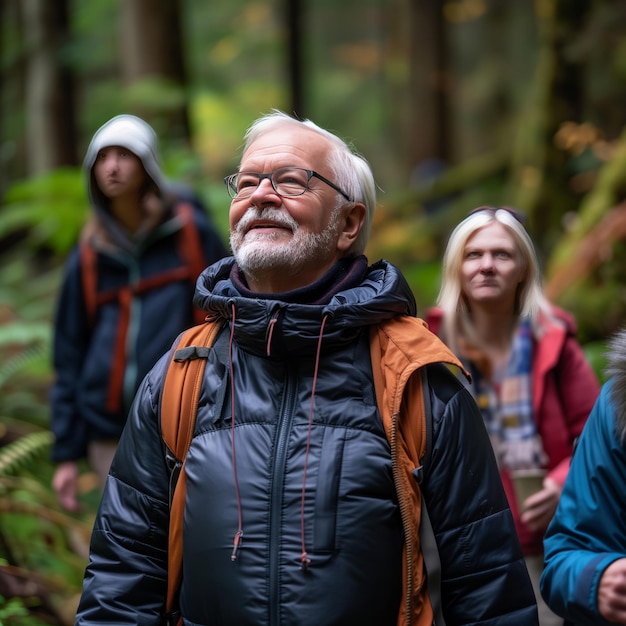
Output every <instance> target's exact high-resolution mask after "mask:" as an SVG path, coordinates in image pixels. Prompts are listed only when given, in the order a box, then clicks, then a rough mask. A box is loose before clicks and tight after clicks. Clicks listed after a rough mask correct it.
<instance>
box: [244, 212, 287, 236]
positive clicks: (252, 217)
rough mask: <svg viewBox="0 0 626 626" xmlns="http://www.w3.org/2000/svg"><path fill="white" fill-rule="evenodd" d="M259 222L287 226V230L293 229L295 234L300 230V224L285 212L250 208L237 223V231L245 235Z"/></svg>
mask: <svg viewBox="0 0 626 626" xmlns="http://www.w3.org/2000/svg"><path fill="white" fill-rule="evenodd" d="M257 220H268V221H269V222H274V223H275V224H277V225H279V226H285V227H286V228H289V229H291V231H292V232H294V233H295V232H296V230H297V228H298V222H296V220H294V219H293V218H292V217H291V215H289V214H288V213H285V212H284V211H280V210H279V209H273V208H266V209H262V210H261V211H259V210H258V209H255V208H250V209H248V210H247V211H246V213H245V215H244V216H243V217H242V218H241V219H240V220H239V222H238V223H237V227H236V229H235V231H236V232H237V233H238V234H241V235H243V234H244V233H245V232H246V230H247V229H248V226H250V224H251V223H252V222H255V221H257Z"/></svg>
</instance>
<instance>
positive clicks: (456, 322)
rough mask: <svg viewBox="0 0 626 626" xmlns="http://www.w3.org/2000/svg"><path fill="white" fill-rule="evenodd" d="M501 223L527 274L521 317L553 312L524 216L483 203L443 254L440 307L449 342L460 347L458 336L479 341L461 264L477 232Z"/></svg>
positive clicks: (518, 304)
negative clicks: (464, 292)
mask: <svg viewBox="0 0 626 626" xmlns="http://www.w3.org/2000/svg"><path fill="white" fill-rule="evenodd" d="M495 222H498V223H500V224H502V226H504V228H506V230H507V232H509V233H510V234H511V235H512V237H513V239H514V241H515V244H516V246H517V249H518V250H519V253H520V255H521V257H522V260H523V263H524V267H525V270H526V275H525V278H524V280H523V281H522V282H521V283H520V285H519V288H518V293H517V298H516V303H515V314H516V315H517V316H518V317H522V316H523V317H530V318H531V320H534V319H536V317H537V315H538V314H539V313H540V312H542V311H543V312H545V313H546V314H548V315H549V314H550V304H549V303H548V300H547V299H546V297H545V296H544V294H543V289H542V285H541V272H540V269H539V261H538V260H537V254H536V252H535V246H534V245H533V242H532V239H531V238H530V235H529V234H528V232H527V231H526V229H525V228H524V225H523V223H522V221H521V215H520V214H519V213H518V212H517V211H515V210H514V209H511V208H509V207H491V206H481V207H478V208H476V209H474V210H473V211H472V212H471V213H470V214H469V215H468V216H467V217H466V218H465V219H464V220H463V221H462V222H460V223H459V224H458V225H457V226H456V228H455V229H454V230H453V231H452V233H451V234H450V237H449V239H448V244H447V246H446V250H445V253H444V256H443V269H442V278H441V289H440V291H439V296H438V297H437V306H439V308H440V309H441V310H442V311H443V324H444V327H443V331H444V335H445V339H446V341H447V343H448V345H449V346H450V347H451V348H452V349H453V350H456V349H458V339H459V337H460V336H464V337H465V338H466V339H468V340H469V341H470V342H472V343H476V337H475V332H474V329H473V324H472V320H471V315H470V310H469V307H468V305H467V301H466V299H465V298H464V297H463V292H462V290H461V266H462V264H463V257H464V254H465V246H466V245H467V242H468V240H469V239H470V237H472V235H474V233H476V232H477V231H478V230H480V229H481V228H484V227H485V226H488V225H489V224H493V223H495Z"/></svg>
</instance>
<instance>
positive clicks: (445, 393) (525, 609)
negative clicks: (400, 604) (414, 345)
mask: <svg viewBox="0 0 626 626" xmlns="http://www.w3.org/2000/svg"><path fill="white" fill-rule="evenodd" d="M428 369H429V383H430V390H431V402H432V413H433V435H432V451H431V454H430V458H429V459H428V460H427V465H426V466H425V474H424V476H425V479H424V482H423V494H424V498H425V501H426V504H427V507H428V511H429V515H430V518H431V522H432V526H433V530H434V533H435V538H436V541H437V545H438V548H439V557H440V560H441V574H442V582H441V593H442V606H443V608H444V618H445V620H446V624H448V625H449V626H461V625H463V624H473V625H477V624H484V625H487V624H488V625H489V626H503V625H505V624H511V625H513V624H515V626H536V625H537V624H538V618H537V608H536V602H535V597H534V593H533V590H532V585H531V583H530V579H529V577H528V572H527V570H526V565H525V563H524V559H523V556H522V550H521V547H520V544H519V540H518V538H517V534H516V531H515V524H514V522H513V517H512V515H511V512H510V510H509V506H508V502H507V499H506V495H505V493H504V489H503V487H502V483H501V480H500V475H499V471H498V467H497V464H496V460H495V456H494V453H493V449H492V447H491V442H490V441H489V437H488V435H487V432H486V429H485V426H484V423H483V419H482V416H481V414H480V412H479V410H478V407H477V406H476V403H475V402H474V400H473V398H472V397H471V395H470V394H469V392H468V391H467V390H466V389H464V388H463V386H462V385H461V383H460V382H459V381H458V380H457V379H456V378H455V377H454V376H453V375H452V374H451V372H450V371H449V370H448V369H446V368H445V367H443V366H432V367H429V368H428Z"/></svg>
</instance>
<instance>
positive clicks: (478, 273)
mask: <svg viewBox="0 0 626 626" xmlns="http://www.w3.org/2000/svg"><path fill="white" fill-rule="evenodd" d="M427 321H428V323H429V326H430V328H431V330H432V331H433V332H435V333H437V334H438V335H439V336H440V337H441V338H442V339H444V341H445V342H446V343H447V344H448V345H449V347H450V348H452V350H453V351H454V352H455V353H456V354H457V355H458V356H459V357H460V358H461V360H462V361H463V362H464V364H465V365H466V367H467V369H468V370H469V371H470V372H471V374H472V383H471V391H472V393H473V395H474V398H475V399H476V401H477V403H478V405H479V407H480V409H481V411H482V414H483V419H484V421H485V425H486V427H487V430H488V431H489V434H490V437H491V441H492V445H493V447H494V451H495V453H496V457H497V459H498V463H499V465H500V473H501V477H502V482H503V484H504V488H505V491H506V493H507V497H508V499H509V504H510V506H511V510H512V512H513V515H514V517H515V522H516V527H517V531H518V535H519V538H520V542H521V544H522V549H523V551H524V555H525V558H526V563H527V566H528V570H529V573H530V575H531V579H532V580H533V584H534V586H535V593H536V595H537V600H538V602H540V606H539V616H540V624H541V626H547V625H551V624H562V620H561V619H560V618H558V617H556V616H555V615H553V614H551V612H550V611H549V610H548V608H547V607H546V606H545V604H544V605H543V606H541V604H543V603H542V602H541V597H540V595H539V593H538V580H539V576H540V575H541V571H542V568H543V536H544V533H545V530H546V528H547V526H548V523H549V522H550V520H551V519H552V516H553V515H554V512H555V510H556V507H557V504H558V501H559V496H560V494H561V489H562V487H563V483H564V482H565V477H566V475H567V472H568V469H569V464H570V459H571V454H572V448H573V444H574V441H575V440H576V438H577V437H578V436H579V435H580V433H581V431H582V428H583V426H584V424H585V421H586V419H587V416H588V415H589V413H590V411H591V409H592V407H593V404H594V402H595V400H596V398H597V396H598V393H599V384H598V380H597V378H596V376H595V374H594V372H593V370H592V369H591V367H590V365H589V363H588V362H587V360H586V358H585V356H584V353H583V351H582V349H581V347H580V345H579V344H578V342H577V340H576V327H575V324H574V320H573V318H572V316H571V315H569V314H568V313H567V312H565V311H563V310H561V309H559V308H557V307H555V306H553V305H551V304H550V303H549V302H548V301H547V300H546V298H545V296H544V294H543V291H542V288H541V274H540V270H539V264H538V261H537V256H536V253H535V249H534V246H533V242H532V240H531V238H530V236H529V234H528V232H527V231H526V229H525V227H524V224H523V220H522V216H521V214H520V213H518V212H517V211H515V210H514V209H511V208H508V207H489V206H483V207H479V208H477V209H475V210H474V211H472V212H471V213H470V214H469V215H468V216H467V217H466V218H465V219H464V220H463V221H462V222H461V223H460V224H458V225H457V226H456V228H455V229H454V230H453V231H452V234H451V235H450V238H449V240H448V244H447V247H446V251H445V254H444V258H443V273H442V284H441V290H440V292H439V296H438V299H437V307H436V308H434V309H432V310H431V311H429V312H428V315H427ZM518 470H545V476H544V477H543V479H542V484H540V486H539V491H537V492H536V493H534V494H533V495H531V496H530V497H527V498H526V499H525V500H524V501H523V503H522V504H521V506H519V505H518V501H517V500H516V495H515V487H514V483H513V480H512V475H513V474H515V472H517V471H518Z"/></svg>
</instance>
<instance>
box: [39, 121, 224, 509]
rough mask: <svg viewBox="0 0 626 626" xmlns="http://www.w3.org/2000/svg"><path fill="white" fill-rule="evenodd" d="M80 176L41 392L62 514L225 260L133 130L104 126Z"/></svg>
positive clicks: (102, 468) (198, 208)
mask: <svg viewBox="0 0 626 626" xmlns="http://www.w3.org/2000/svg"><path fill="white" fill-rule="evenodd" d="M83 167H84V171H85V175H86V179H87V191H88V196H89V200H90V203H91V207H92V213H91V216H90V218H89V220H88V222H87V223H86V225H85V227H84V228H83V231H82V233H81V236H80V242H79V243H78V244H77V245H76V246H75V248H74V249H73V250H72V252H71V253H70V255H69V258H68V260H67V263H66V268H65V274H64V278H63V283H62V286H61V290H60V293H59V297H58V301H57V310H56V319H55V327H54V349H53V364H54V369H55V374H56V376H55V380H54V383H53V386H52V388H51V428H52V431H53V433H54V437H55V441H54V445H53V449H52V460H53V461H54V462H55V463H56V464H57V468H56V471H55V474H54V477H53V481H52V484H53V487H54V490H55V492H56V494H57V497H58V499H59V502H60V503H61V505H62V506H63V507H64V508H66V509H68V510H77V508H78V500H77V478H78V473H79V461H80V460H81V459H83V458H88V459H89V462H90V464H91V466H92V468H93V469H94V470H95V472H96V473H97V474H98V477H99V478H100V482H101V484H104V480H105V479H106V475H107V473H108V468H109V465H110V462H111V459H112V457H113V453H114V451H115V448H116V445H117V441H118V439H119V436H120V434H121V432H122V429H123V427H124V424H125V422H126V417H127V415H128V410H129V407H130V403H131V401H132V398H133V396H134V394H135V392H136V390H137V388H138V386H139V383H140V382H141V380H142V379H143V377H144V376H145V374H146V373H147V372H148V370H149V369H150V368H151V367H152V366H153V365H154V363H155V362H156V360H157V358H158V357H159V356H160V355H161V354H162V353H163V351H164V350H166V349H167V347H168V346H169V345H170V344H171V342H172V340H173V339H174V338H175V337H176V335H177V334H178V333H179V332H180V331H181V330H182V329H184V328H186V327H187V326H189V325H190V324H193V323H194V321H195V320H197V319H201V313H200V312H199V311H197V310H194V307H193V303H192V298H193V291H194V287H195V281H196V279H197V277H198V275H199V274H200V272H201V271H202V270H203V269H204V268H205V267H206V266H207V265H210V264H211V263H213V262H214V261H216V260H218V259H220V258H222V257H223V256H225V255H227V250H226V248H225V246H224V244H223V243H222V241H221V239H220V237H219V235H218V233H217V231H216V229H215V228H214V226H213V224H212V223H211V221H210V219H209V215H208V213H207V212H206V210H205V208H204V207H203V206H202V204H201V203H200V202H199V200H198V199H197V197H196V196H195V194H193V193H192V192H191V190H190V189H188V188H186V187H184V186H182V185H180V184H172V183H169V182H167V181H166V180H165V178H164V176H163V173H162V171H161V168H160V165H159V160H158V154H157V137H156V134H155V132H154V130H153V129H152V127H151V126H150V125H149V124H147V123H146V122H145V121H144V120H142V119H140V118H138V117H135V116H133V115H118V116H116V117H114V118H112V119H111V120H109V121H108V122H107V123H106V124H104V125H103V126H102V127H101V128H99V129H98V131H97V132H96V133H95V134H94V136H93V138H92V140H91V143H90V144H89V147H88V149H87V153H86V155H85V159H84V163H83Z"/></svg>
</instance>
